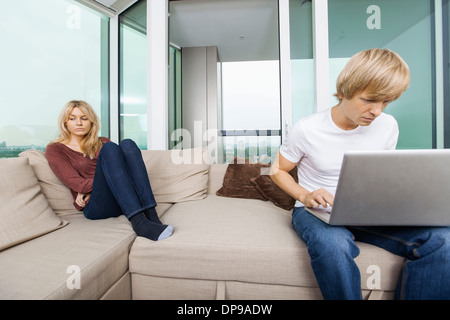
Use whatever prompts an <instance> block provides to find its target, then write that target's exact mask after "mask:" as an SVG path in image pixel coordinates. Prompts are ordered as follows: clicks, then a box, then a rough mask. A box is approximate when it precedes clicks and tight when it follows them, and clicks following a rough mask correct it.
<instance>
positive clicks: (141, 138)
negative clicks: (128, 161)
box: [119, 1, 147, 149]
mask: <svg viewBox="0 0 450 320" xmlns="http://www.w3.org/2000/svg"><path fill="white" fill-rule="evenodd" d="M146 14H147V1H139V2H137V3H136V4H135V5H134V6H132V7H131V8H129V9H128V10H126V11H125V12H124V13H123V14H121V16H120V123H119V126H120V140H123V139H125V138H129V139H133V140H134V141H135V142H136V144H137V145H138V146H139V148H141V149H147V15H146Z"/></svg>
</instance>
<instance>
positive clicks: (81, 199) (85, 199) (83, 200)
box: [75, 193, 91, 208]
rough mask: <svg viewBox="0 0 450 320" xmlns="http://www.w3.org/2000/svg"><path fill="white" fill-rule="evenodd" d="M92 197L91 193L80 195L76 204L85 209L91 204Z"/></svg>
mask: <svg viewBox="0 0 450 320" xmlns="http://www.w3.org/2000/svg"><path fill="white" fill-rule="evenodd" d="M90 197H91V194H90V193H87V194H86V193H78V195H77V198H76V199H75V203H76V204H77V205H78V206H80V207H81V208H84V207H85V206H86V204H87V203H88V202H89V198H90Z"/></svg>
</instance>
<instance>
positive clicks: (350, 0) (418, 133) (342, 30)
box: [328, 0, 436, 149]
mask: <svg viewBox="0 0 450 320" xmlns="http://www.w3.org/2000/svg"><path fill="white" fill-rule="evenodd" d="M433 4H434V1H428V0H396V1H392V0H376V1H373V0H329V1H328V14H329V47H330V82H331V83H330V93H331V94H334V93H335V92H336V85H335V83H336V82H335V81H336V78H337V76H338V74H339V72H340V71H341V70H342V68H343V66H344V65H345V63H346V62H347V61H348V59H349V58H350V57H351V56H352V55H354V54H355V53H356V52H358V51H360V50H364V49H368V48H373V47H377V48H388V49H391V50H393V51H396V52H397V53H399V54H400V55H401V56H402V57H403V58H404V60H405V61H406V62H407V63H408V65H409V67H410V69H411V86H410V88H409V89H408V90H407V91H406V92H405V93H404V94H403V95H402V97H401V98H400V99H399V100H398V101H395V102H393V103H392V104H390V105H389V106H388V108H387V109H386V113H390V114H392V115H394V117H395V118H396V119H397V121H398V123H399V127H400V137H399V142H398V148H402V149H403V148H433V147H435V146H436V135H435V88H434V86H433V84H434V83H435V82H434V74H435V73H434V70H435V60H434V50H435V42H434V41H435V39H434V27H435V26H434V20H433V15H434V12H433ZM349 17H351V19H349ZM330 101H331V102H332V103H336V102H337V101H336V99H335V98H334V97H333V98H331V99H330Z"/></svg>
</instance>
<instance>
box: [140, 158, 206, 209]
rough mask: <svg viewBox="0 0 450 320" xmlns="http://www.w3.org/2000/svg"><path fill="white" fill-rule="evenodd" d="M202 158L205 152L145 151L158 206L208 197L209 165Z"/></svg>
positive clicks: (145, 161)
mask: <svg viewBox="0 0 450 320" xmlns="http://www.w3.org/2000/svg"><path fill="white" fill-rule="evenodd" d="M202 154H203V153H202V150H201V149H185V150H143V151H142V157H143V159H144V163H145V165H146V167H147V172H148V176H149V179H150V184H151V186H152V190H153V193H154V195H155V199H156V202H158V203H164V202H165V203H177V202H184V201H192V200H199V199H204V198H205V197H206V193H207V185H208V171H209V165H208V164H207V163H205V162H204V161H203V159H202ZM198 158H200V160H199V159H198Z"/></svg>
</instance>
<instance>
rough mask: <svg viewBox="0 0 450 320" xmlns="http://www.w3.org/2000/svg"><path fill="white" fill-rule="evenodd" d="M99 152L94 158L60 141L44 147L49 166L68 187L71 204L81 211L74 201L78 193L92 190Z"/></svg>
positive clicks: (103, 140) (103, 139)
mask: <svg viewBox="0 0 450 320" xmlns="http://www.w3.org/2000/svg"><path fill="white" fill-rule="evenodd" d="M101 139H102V142H103V143H106V142H109V141H110V140H109V139H108V138H105V137H101ZM99 152H100V151H97V154H96V155H95V158H93V159H91V158H89V157H85V156H83V154H82V153H81V152H78V151H75V150H72V149H70V148H69V147H68V146H66V145H64V144H62V143H52V144H49V145H48V146H47V148H46V149H45V156H46V157H47V161H48V164H49V165H50V168H51V169H52V171H53V172H54V173H55V175H56V176H57V177H58V178H59V179H60V180H61V182H62V183H64V184H65V185H66V186H67V187H68V188H69V189H70V192H71V193H72V197H73V200H74V202H73V205H74V206H75V208H76V209H77V210H79V211H82V210H83V208H81V207H80V206H78V205H77V204H76V203H75V199H76V197H77V195H78V193H91V192H92V183H93V181H94V174H95V168H96V166H97V157H98V154H99Z"/></svg>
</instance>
